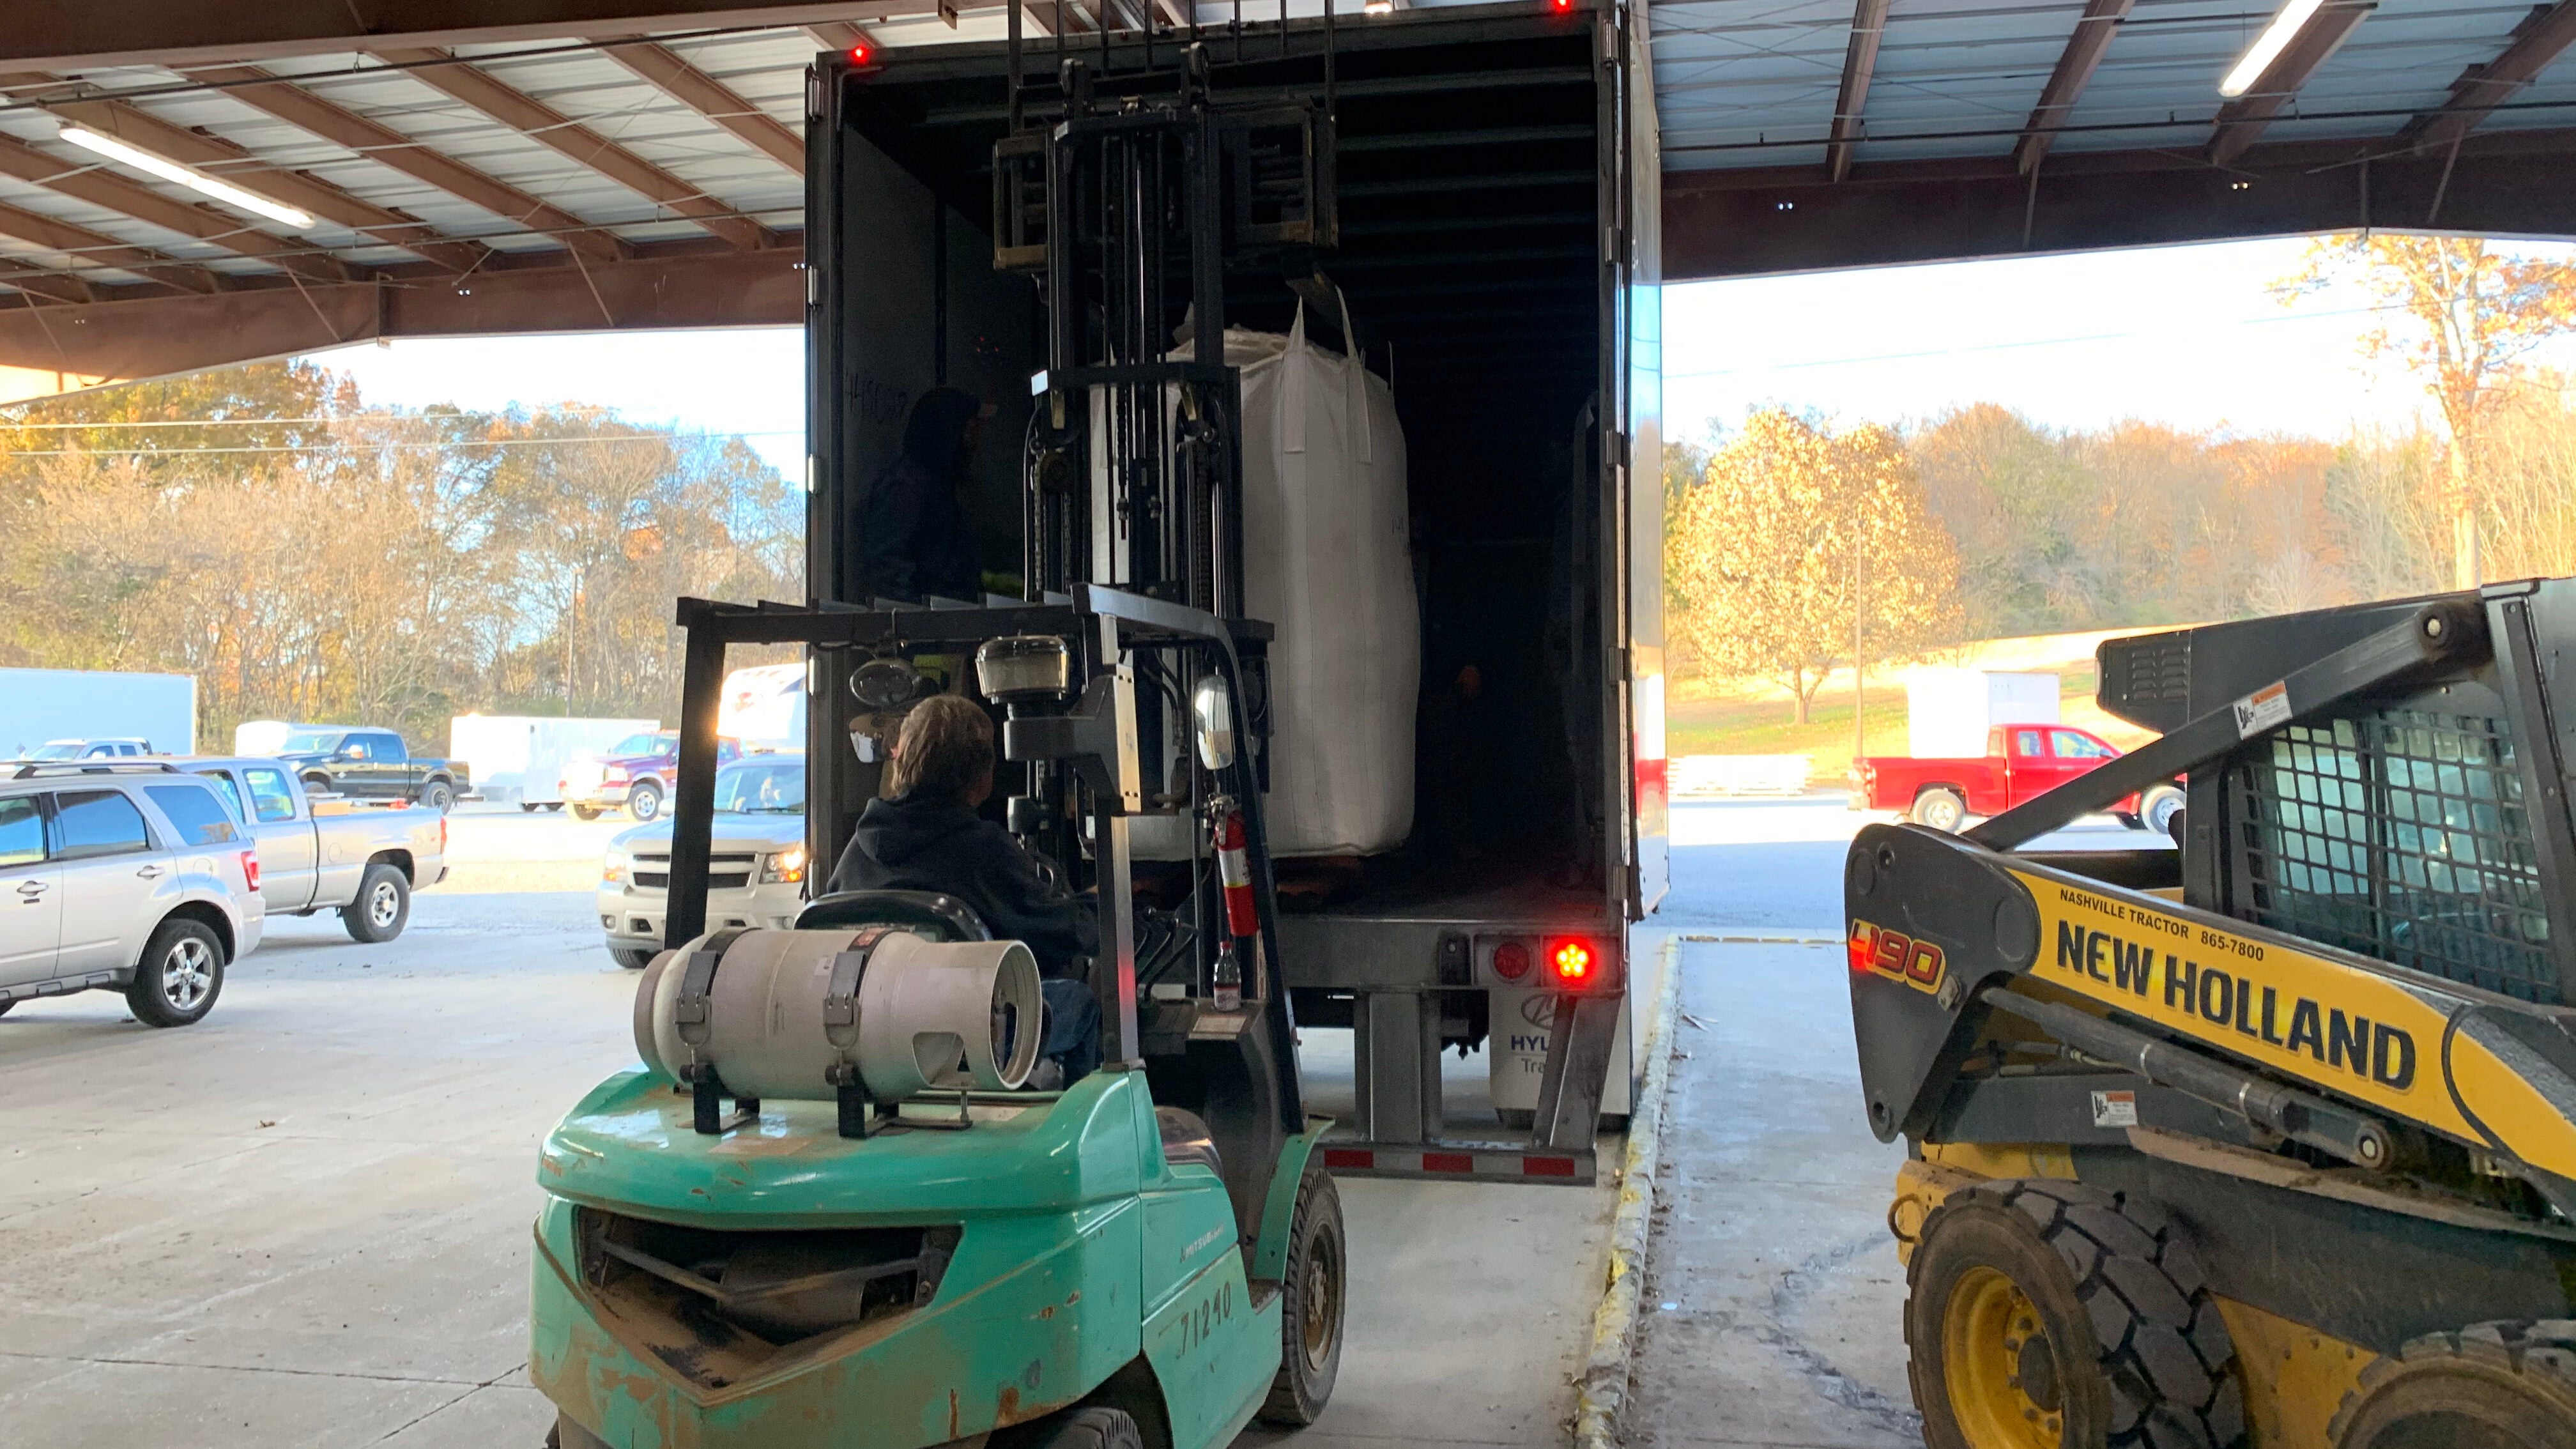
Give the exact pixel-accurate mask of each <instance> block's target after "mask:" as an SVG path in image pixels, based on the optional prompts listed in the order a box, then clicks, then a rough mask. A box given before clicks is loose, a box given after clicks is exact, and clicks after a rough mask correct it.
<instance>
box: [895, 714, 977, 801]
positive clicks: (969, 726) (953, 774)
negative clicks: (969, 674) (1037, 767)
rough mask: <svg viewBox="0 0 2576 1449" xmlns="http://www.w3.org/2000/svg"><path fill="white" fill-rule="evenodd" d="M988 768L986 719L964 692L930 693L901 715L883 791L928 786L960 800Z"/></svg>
mask: <svg viewBox="0 0 2576 1449" xmlns="http://www.w3.org/2000/svg"><path fill="white" fill-rule="evenodd" d="M992 769H993V721H992V719H991V717H990V716H988V715H986V714H985V713H984V710H983V707H982V706H980V705H978V704H976V703H975V701H973V700H971V699H968V698H966V697H965V696H963V695H956V694H935V695H932V696H931V697H930V698H928V699H925V700H923V701H922V702H921V703H919V704H917V705H914V706H913V707H912V712H911V713H910V714H907V715H905V716H904V717H903V729H902V731H901V732H900V733H898V734H897V735H896V736H895V741H894V768H893V770H892V772H891V777H890V778H889V780H888V782H887V783H888V785H889V786H890V787H891V788H890V789H889V790H888V791H887V793H888V794H889V795H891V796H896V797H900V796H905V795H910V794H913V793H915V792H916V791H921V790H931V791H937V792H940V793H943V794H947V795H953V796H955V797H956V798H957V799H958V800H959V801H961V802H962V801H964V800H965V799H966V797H967V796H968V795H970V794H972V793H973V792H974V789H975V787H976V786H977V785H979V784H981V783H982V782H983V779H984V777H985V776H986V775H987V774H989V773H991V771H992Z"/></svg>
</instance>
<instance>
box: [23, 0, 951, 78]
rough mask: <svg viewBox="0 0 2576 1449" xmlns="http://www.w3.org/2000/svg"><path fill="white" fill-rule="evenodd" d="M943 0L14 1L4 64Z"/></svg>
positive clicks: (40, 66)
mask: <svg viewBox="0 0 2576 1449" xmlns="http://www.w3.org/2000/svg"><path fill="white" fill-rule="evenodd" d="M937 8H938V7H937V5H936V4H935V3H934V0H867V3H865V4H852V3H851V0H832V3H811V0H809V3H802V4H767V5H762V4H745V3H744V0H366V3H357V0H260V3H258V4H255V5H251V4H238V3H210V0H117V3H115V4H97V3H90V4H80V3H74V4H61V3H53V4H42V3H32V0H27V3H18V4H13V5H11V6H9V7H8V10H9V18H8V24H6V25H5V26H0V68H6V69H14V70H91V69H96V68H99V67H103V66H111V65H157V66H174V67H184V66H192V65H199V64H224V63H238V62H244V61H257V60H265V59H270V58H273V57H277V56H286V55H342V54H346V53H348V52H350V51H353V50H368V49H373V48H375V47H377V46H390V47H393V48H396V49H411V48H415V47H419V46H430V45H435V46H456V45H490V44H495V43H509V42H531V43H543V42H545V41H549V40H571V41H581V40H622V39H624V38H626V37H628V36H633V35H643V34H650V33H653V32H656V31H661V32H672V31H689V30H758V29H768V28H773V27H784V26H797V25H812V24H816V23H818V22H824V21H834V20H843V19H847V18H848V17H850V16H852V15H869V16H885V15H922V14H928V13H931V12H932V11H934V10H936V9H937Z"/></svg>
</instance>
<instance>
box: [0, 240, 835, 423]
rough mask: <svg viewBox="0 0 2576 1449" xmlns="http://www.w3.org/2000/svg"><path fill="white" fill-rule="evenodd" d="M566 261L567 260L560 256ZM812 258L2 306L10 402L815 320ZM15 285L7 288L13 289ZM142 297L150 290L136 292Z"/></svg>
mask: <svg viewBox="0 0 2576 1449" xmlns="http://www.w3.org/2000/svg"><path fill="white" fill-rule="evenodd" d="M557 255H560V254H559V253H558V254H557ZM802 256H803V252H802V250H801V249H800V248H798V247H794V246H785V247H779V248H776V249H774V250H770V251H762V252H734V251H725V250H715V249H710V250H704V251H697V252H692V253H685V254H667V255H657V256H650V257H641V258H638V259H636V260H634V261H625V262H607V263H596V262H595V263H590V264H588V265H586V266H571V265H567V264H564V263H562V262H560V261H559V262H557V263H556V264H555V265H552V266H543V267H534V266H531V267H505V268H497V269H494V270H489V271H485V272H480V273H477V274H476V275H475V276H474V277H473V278H472V279H471V280H470V284H469V283H468V282H466V281H462V280H460V279H458V278H455V277H450V276H445V275H438V276H432V277H426V278H421V279H419V280H417V281H402V280H385V279H379V280H373V281H366V282H351V283H343V284H340V285H336V286H307V287H304V288H297V287H292V286H285V285H281V284H279V283H278V282H277V281H276V280H275V279H274V278H267V279H261V281H260V282H259V283H258V284H256V285H246V286H245V287H243V288H241V289H238V290H233V291H226V292H222V293H218V294H216V295H214V296H210V297H151V298H137V299H135V300H131V301H127V300H118V299H116V298H114V297H113V296H110V297H109V298H107V299H104V300H101V301H99V302H96V303H94V304H92V305H90V306H87V307H83V308H81V309H80V310H79V312H78V313H77V314H76V315H77V316H78V317H79V318H80V319H81V325H80V326H78V327H65V326H62V325H60V324H58V323H54V322H53V321H52V319H53V317H57V316H61V315H63V314H62V313H61V312H60V311H58V310H57V309H54V308H50V307H39V308H27V307H14V306H9V305H5V304H0V401H5V402H15V401H20V400H23V399H26V398H30V397H43V396H50V395H54V394H58V393H64V392H74V391H78V390H80V389H83V388H88V387H103V386H111V385H114V384H117V383H123V382H140V381H144V380H146V379H150V378H156V377H176V376H180V375H182V374H185V373H190V372H199V371H203V370H204V369H206V368H210V367H228V366H232V365H235V364H238V363H244V362H258V361H263V360H266V359H270V358H279V357H293V356H296V355H298V354H300V353H306V352H314V351H318V350H320V349H323V348H327V347H336V346H342V345H345V344H347V343H351V342H363V341H366V340H367V339H369V338H373V337H477V336H507V335H512V334H521V333H532V332H598V331H602V330H616V331H627V330H643V329H662V328H672V327H763V326H792V325H794V324H796V323H798V322H801V321H803V320H804V315H805V277H804V273H802V272H800V271H798V270H796V264H797V262H798V261H799V260H800V259H801V257H802ZM5 280H7V279H6V278H5V277H0V281H5ZM137 290H139V289H137Z"/></svg>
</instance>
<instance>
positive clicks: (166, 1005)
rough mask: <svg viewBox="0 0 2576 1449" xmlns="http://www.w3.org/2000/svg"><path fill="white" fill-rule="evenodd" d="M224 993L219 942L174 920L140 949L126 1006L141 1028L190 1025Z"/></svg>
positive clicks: (201, 926) (207, 929) (198, 924)
mask: <svg viewBox="0 0 2576 1449" xmlns="http://www.w3.org/2000/svg"><path fill="white" fill-rule="evenodd" d="M223 989H224V943H223V940H222V939H221V938H220V937H218V936H216V934H215V932H214V928H213V927H211V926H208V925H207V924H206V923H205V922H203V921H192V920H190V919H188V918H187V917H185V916H173V917H171V918H170V919H169V920H166V921H163V922H162V923H161V927H160V929H159V930H156V931H154V932H153V933H152V939H151V940H150V941H148V942H146V943H145V944H144V947H143V959H142V960H141V961H139V962H137V963H136V964H135V967H134V980H133V981H132V982H131V983H129V984H128V985H127V986H126V988H125V1004H126V1006H127V1007H129V1008H131V1009H132V1010H133V1012H134V1019H135V1020H136V1021H139V1022H141V1023H143V1024H144V1025H145V1026H191V1025H194V1024H195V1023H197V1022H199V1021H202V1020H204V1019H205V1015H206V1013H207V1012H209V1011H212V1010H214V1009H215V998H216V997H217V996H219V995H221V994H223Z"/></svg>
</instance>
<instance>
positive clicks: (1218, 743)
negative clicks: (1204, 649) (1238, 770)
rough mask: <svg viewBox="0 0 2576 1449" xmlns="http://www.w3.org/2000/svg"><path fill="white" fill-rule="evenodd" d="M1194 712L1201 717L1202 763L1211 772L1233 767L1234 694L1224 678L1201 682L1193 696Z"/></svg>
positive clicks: (1200, 754) (1222, 676)
mask: <svg viewBox="0 0 2576 1449" xmlns="http://www.w3.org/2000/svg"><path fill="white" fill-rule="evenodd" d="M1190 712H1191V713H1192V714H1194V715H1196V716H1197V717H1198V734H1199V763H1200V764H1202V765H1205V766H1206V767H1207V768H1209V769H1211V770H1222V769H1224V768H1226V767H1227V766H1229V765H1231V764H1233V763H1234V691H1233V690H1231V689H1228V688H1227V687H1226V683H1225V676H1224V675H1221V674H1211V675H1209V676H1208V677H1207V678H1205V679H1202V680H1200V681H1199V687H1198V689H1197V690H1196V691H1195V692H1194V693H1193V694H1192V695H1191V696H1190Z"/></svg>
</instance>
